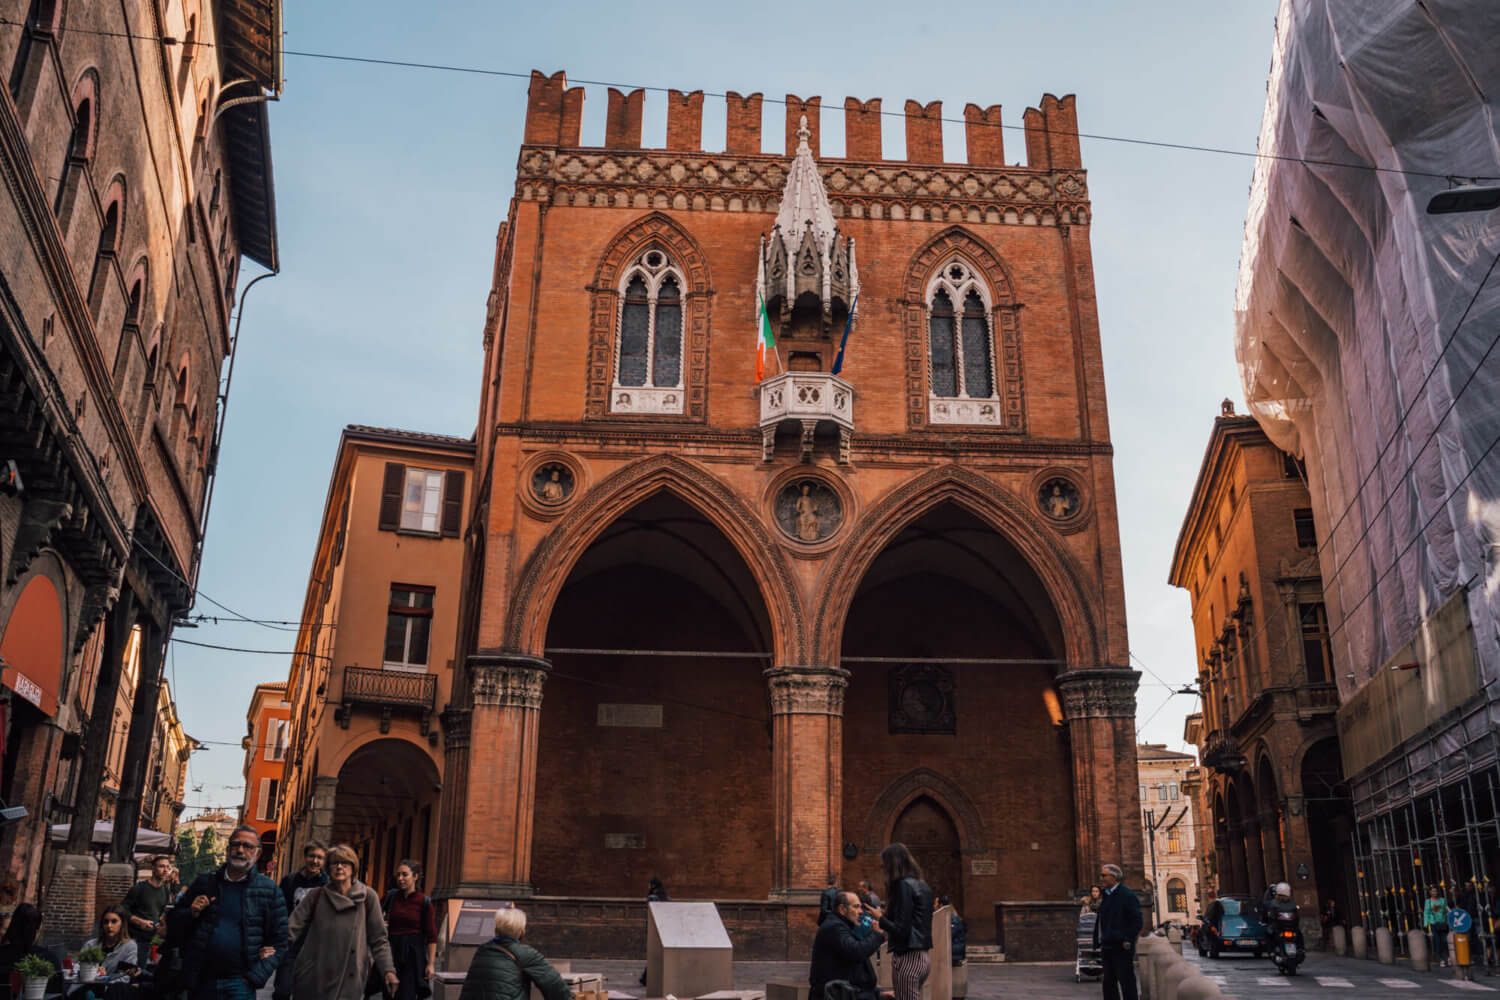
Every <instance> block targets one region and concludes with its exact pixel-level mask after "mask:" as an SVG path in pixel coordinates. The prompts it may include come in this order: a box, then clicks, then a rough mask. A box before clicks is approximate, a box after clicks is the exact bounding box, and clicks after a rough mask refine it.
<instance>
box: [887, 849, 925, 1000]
mask: <svg viewBox="0 0 1500 1000" xmlns="http://www.w3.org/2000/svg"><path fill="white" fill-rule="evenodd" d="M880 866H881V868H882V869H884V871H885V898H886V900H887V905H886V908H885V912H884V913H882V914H881V916H880V929H881V930H883V931H885V933H886V935H887V937H888V938H889V939H890V952H891V985H892V987H893V988H894V989H895V992H896V1000H920V998H921V996H922V983H924V982H925V981H926V980H927V974H928V973H929V972H931V971H932V956H931V955H930V954H929V953H930V952H931V951H932V888H931V887H930V886H929V885H928V884H927V883H926V882H924V881H922V869H921V868H919V867H917V862H916V859H914V858H913V857H912V856H911V852H910V851H908V850H907V849H906V845H905V844H899V843H897V844H889V845H887V846H886V848H885V850H883V851H881V852H880Z"/></svg>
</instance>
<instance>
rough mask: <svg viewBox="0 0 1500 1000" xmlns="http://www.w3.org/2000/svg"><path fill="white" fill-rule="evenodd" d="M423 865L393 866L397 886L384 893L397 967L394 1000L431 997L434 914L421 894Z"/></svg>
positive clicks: (434, 945)
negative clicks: (397, 981)
mask: <svg viewBox="0 0 1500 1000" xmlns="http://www.w3.org/2000/svg"><path fill="white" fill-rule="evenodd" d="M421 882H422V866H421V865H419V864H418V863H417V862H415V861H411V860H406V861H402V862H401V863H400V864H399V865H397V866H396V888H394V889H392V890H391V891H390V892H388V893H386V897H385V907H384V909H385V926H386V932H387V933H388V934H389V935H390V941H391V961H392V963H393V964H394V965H395V967H396V978H398V979H399V980H400V981H401V984H400V985H399V986H398V987H397V988H396V994H395V996H396V1000H426V998H427V997H430V996H432V986H431V985H430V983H431V980H432V964H433V962H434V961H435V960H436V959H437V916H436V914H435V913H434V911H433V907H432V900H430V899H428V898H427V897H426V896H424V895H422V893H421V892H420V891H418V890H419V886H420V885H421Z"/></svg>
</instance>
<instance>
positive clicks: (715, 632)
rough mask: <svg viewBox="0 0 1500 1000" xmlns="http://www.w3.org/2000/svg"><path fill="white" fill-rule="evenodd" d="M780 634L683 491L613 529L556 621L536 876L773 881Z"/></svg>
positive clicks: (678, 887)
mask: <svg viewBox="0 0 1500 1000" xmlns="http://www.w3.org/2000/svg"><path fill="white" fill-rule="evenodd" d="M771 648H772V646H771V626H770V618H769V616H768V614H767V611H766V606H765V602H764V601H763V600H762V597H761V594H760V590H759V588H758V586H757V585H756V581H755V578H754V577H753V576H752V574H751V572H750V570H749V568H748V567H747V566H746V565H745V562H744V560H743V559H742V558H741V557H740V556H739V554H738V552H737V551H736V550H735V548H734V546H733V545H732V544H731V543H730V542H729V541H728V540H727V539H726V538H725V537H724V535H723V534H722V533H721V532H720V531H719V530H718V529H717V528H716V527H715V526H714V525H713V524H712V523H711V522H710V521H709V520H708V519H707V518H706V517H705V516H704V515H702V514H701V513H699V512H698V511H697V510H696V509H694V508H693V507H692V506H691V505H689V504H688V503H687V502H686V501H684V500H682V499H680V498H679V497H678V496H676V495H675V494H674V493H672V492H670V491H669V490H662V491H659V492H657V493H655V494H654V495H652V496H650V497H648V498H646V499H644V500H642V501H641V502H640V503H638V504H637V505H636V506H635V507H633V508H631V509H630V510H629V511H628V512H626V513H625V514H624V515H622V516H621V517H619V518H618V519H617V520H616V521H614V522H613V523H611V524H610V525H609V526H608V527H607V528H605V529H604V531H603V532H602V533H601V534H600V535H599V537H598V538H597V539H596V540H595V541H594V543H593V544H592V545H591V546H590V547H589V548H588V549H587V550H586V551H585V552H584V553H583V555H582V556H580V557H579V559H578V562H577V563H576V564H575V565H574V567H573V569H572V571H571V572H570V574H569V576H568V579H567V581H566V582H565V583H564V585H563V588H562V590H561V591H560V593H559V594H558V598H557V600H556V602H555V603H554V605H553V608H552V613H551V616H550V619H549V621H548V624H547V637H546V651H547V657H548V659H549V660H551V663H552V670H551V672H550V674H549V675H548V677H547V681H546V687H545V690H544V693H543V698H542V708H541V718H540V733H539V737H538V746H537V776H536V805H535V823H534V829H535V831H536V833H535V835H534V837H533V839H532V855H531V881H532V884H533V885H535V886H536V888H537V891H538V892H539V893H541V894H543V895H550V896H627V897H639V896H642V895H644V893H645V891H646V884H647V882H648V881H649V880H650V878H651V877H652V876H653V875H659V876H661V877H662V878H663V879H664V880H665V881H666V883H667V888H668V890H669V891H670V892H671V894H672V895H673V897H674V898H689V899H691V898H717V899H725V898H729V899H764V898H766V896H767V895H768V894H769V893H770V890H771V865H772V857H773V850H774V837H775V818H774V811H773V808H774V804H773V802H772V797H771V777H772V774H771V772H772V768H771V739H770V735H771V730H770V725H771V722H770V711H769V704H768V702H769V696H768V693H767V686H766V681H765V678H764V677H763V676H762V671H763V670H764V669H765V668H767V667H770V666H771V665H772V663H771V657H770V653H769V651H770V649H771ZM705 651H707V652H708V655H697V654H701V653H704V652H705ZM678 654H687V655H678ZM714 654H721V655H714ZM585 813H586V814H587V817H588V821H587V822H580V819H581V818H582V817H583V815H584V814H585Z"/></svg>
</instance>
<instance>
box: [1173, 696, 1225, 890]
mask: <svg viewBox="0 0 1500 1000" xmlns="http://www.w3.org/2000/svg"><path fill="white" fill-rule="evenodd" d="M1182 738H1183V740H1184V741H1185V742H1187V744H1188V745H1189V746H1194V747H1197V746H1201V745H1202V743H1203V713H1202V712H1193V713H1192V714H1190V715H1189V716H1188V717H1187V718H1186V719H1184V720H1183V724H1182ZM1205 774H1206V768H1204V767H1203V766H1202V765H1201V764H1200V765H1197V766H1194V767H1190V768H1188V769H1187V772H1186V773H1185V774H1184V775H1183V779H1182V794H1183V795H1185V796H1187V799H1188V803H1189V805H1191V806H1192V808H1193V868H1194V871H1196V872H1197V874H1198V895H1197V896H1196V897H1195V898H1194V899H1190V900H1189V901H1188V905H1189V906H1191V907H1192V913H1193V917H1194V919H1196V918H1197V917H1198V915H1199V913H1200V911H1201V910H1202V909H1203V908H1204V907H1205V906H1207V904H1208V896H1209V893H1215V894H1217V893H1218V891H1219V877H1218V872H1219V859H1218V855H1217V854H1216V853H1215V852H1214V825H1213V818H1212V817H1213V810H1212V809H1210V808H1209V804H1208V797H1207V792H1208V790H1209V784H1210V783H1209V782H1208V781H1207V780H1205Z"/></svg>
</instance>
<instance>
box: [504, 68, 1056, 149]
mask: <svg viewBox="0 0 1500 1000" xmlns="http://www.w3.org/2000/svg"><path fill="white" fill-rule="evenodd" d="M645 101H646V92H645V90H633V91H631V92H629V93H624V92H622V91H620V90H616V89H615V88H610V89H609V91H608V102H609V103H608V107H607V109H606V114H605V134H604V136H603V146H602V148H604V149H610V150H639V149H641V117H642V111H643V108H644V106H645ZM763 102H764V97H763V95H762V94H760V93H758V92H757V93H754V94H748V95H742V94H739V93H736V92H734V91H730V92H729V93H728V94H727V95H726V100H725V116H726V117H725V143H724V152H726V153H729V154H730V155H736V156H738V155H752V156H753V155H759V154H761V152H762V146H761V142H762V136H761V106H762V104H763ZM785 105H786V155H787V156H792V155H795V153H796V149H797V129H798V126H799V122H800V120H801V119H802V117H803V116H806V117H807V120H808V128H809V132H810V135H809V138H808V145H809V147H810V148H811V150H812V154H813V156H814V157H815V158H817V159H822V158H823V157H822V153H821V149H820V144H819V114H820V112H821V110H822V98H821V97H808V98H802V97H798V96H797V95H795V94H788V95H786V100H785ZM903 107H904V113H905V124H906V129H905V132H906V157H905V159H904V160H894V159H889V158H887V157H886V156H885V155H884V149H883V144H882V139H881V135H882V130H881V100H880V98H878V97H877V98H873V99H870V100H865V101H860V100H858V99H856V98H853V97H849V98H846V99H845V100H844V148H845V156H844V158H845V159H849V160H857V161H861V162H866V163H908V164H910V163H920V164H944V163H950V162H951V161H947V160H945V159H944V149H943V103H942V102H941V101H932V102H929V103H927V104H923V103H921V102H919V101H915V100H907V101H906V102H905V103H904V105H903ZM582 110H583V88H582V87H572V88H569V87H568V82H567V75H566V74H565V73H563V72H561V71H559V72H557V73H554V74H553V75H552V76H545V75H543V74H542V73H540V72H536V71H533V72H532V74H531V88H530V91H529V93H528V96H527V107H526V131H525V143H526V145H528V146H552V147H556V148H559V149H576V148H590V147H592V148H601V147H597V146H593V144H592V143H589V144H584V143H583V142H582V137H581V135H580V124H581V120H582ZM1022 123H1023V127H1024V130H1025V134H1026V160H1027V166H1028V167H1029V168H1030V169H1031V170H1042V171H1069V170H1081V169H1082V167H1083V160H1082V156H1081V154H1080V151H1079V143H1078V114H1077V107H1076V103H1075V101H1074V98H1073V96H1072V95H1071V94H1069V95H1068V96H1066V97H1061V98H1059V97H1056V96H1054V95H1052V94H1046V95H1044V96H1043V97H1042V100H1041V102H1040V106H1039V107H1035V108H1027V109H1026V112H1025V113H1024V114H1023V115H1022ZM964 132H965V140H966V141H965V146H964V153H965V157H966V163H965V165H967V166H970V167H1002V166H1004V163H1005V141H1004V123H1003V121H1002V120H1001V111H1000V105H998V104H994V105H990V106H989V107H985V108H981V107H980V106H979V105H976V104H970V105H968V106H966V107H965V108H964ZM702 135H703V92H702V91H692V92H691V93H684V92H682V91H676V90H673V91H669V92H668V94H667V145H666V149H667V150H670V151H674V152H705V153H707V152H716V151H713V150H703V149H701V148H700V147H701V146H702ZM960 162H964V161H960ZM1018 166H1019V165H1018Z"/></svg>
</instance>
